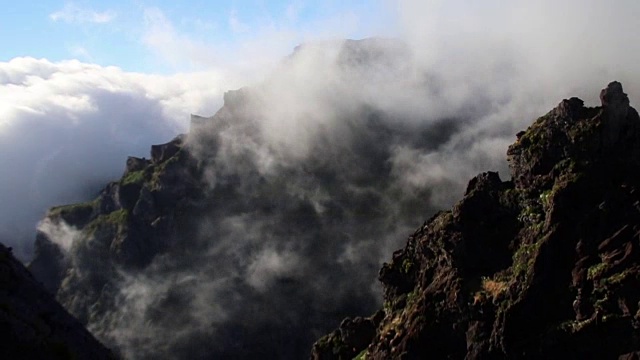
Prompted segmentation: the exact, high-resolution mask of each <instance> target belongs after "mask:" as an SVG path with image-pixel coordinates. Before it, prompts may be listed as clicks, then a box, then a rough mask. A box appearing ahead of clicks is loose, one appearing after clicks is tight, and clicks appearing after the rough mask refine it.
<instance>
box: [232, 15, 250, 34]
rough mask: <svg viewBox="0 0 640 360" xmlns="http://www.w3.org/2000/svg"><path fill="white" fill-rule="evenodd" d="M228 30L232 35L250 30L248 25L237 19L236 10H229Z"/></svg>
mask: <svg viewBox="0 0 640 360" xmlns="http://www.w3.org/2000/svg"><path fill="white" fill-rule="evenodd" d="M228 22H229V28H230V29H231V31H233V32H234V33H246V32H248V31H249V30H250V28H249V25H247V24H245V23H243V22H242V21H240V19H239V18H238V12H237V11H236V10H231V13H230V14H229V21H228Z"/></svg>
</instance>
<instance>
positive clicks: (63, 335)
mask: <svg viewBox="0 0 640 360" xmlns="http://www.w3.org/2000/svg"><path fill="white" fill-rule="evenodd" d="M0 285H1V286H0V329H2V330H1V331H0V333H1V334H2V336H0V357H1V358H3V359H114V358H115V357H114V356H113V354H112V353H111V352H110V351H109V350H108V349H107V348H106V347H104V346H103V345H102V344H100V343H99V342H98V341H97V340H96V339H95V338H94V337H93V336H92V335H91V334H90V333H89V332H88V331H87V330H86V329H85V328H84V327H83V326H82V324H80V322H78V321H77V320H76V319H74V318H73V317H72V316H71V315H69V313H67V312H66V311H65V310H64V308H63V307H62V306H61V305H60V304H58V303H57V302H56V301H55V300H54V299H53V297H52V296H51V295H50V294H49V293H48V292H47V291H46V290H45V289H44V288H43V287H42V285H41V284H40V283H39V282H38V281H36V279H34V277H33V276H32V275H31V274H30V273H29V272H28V271H27V270H26V269H25V267H24V266H23V265H22V264H21V263H20V262H19V261H18V260H16V259H15V258H14V257H13V255H12V253H11V249H9V248H6V247H5V246H4V245H2V244H0Z"/></svg>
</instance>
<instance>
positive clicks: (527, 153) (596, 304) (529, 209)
mask: <svg viewBox="0 0 640 360" xmlns="http://www.w3.org/2000/svg"><path fill="white" fill-rule="evenodd" d="M601 99H602V106H600V107H594V108H589V107H585V106H584V103H583V101H582V100H580V99H577V98H571V99H568V100H563V101H562V102H561V103H560V104H559V105H558V107H557V108H555V109H554V110H552V111H550V112H549V113H548V114H546V115H544V116H542V117H541V118H539V119H538V120H536V121H535V122H534V124H533V125H531V126H530V127H529V128H528V129H527V130H526V131H525V132H522V133H520V134H518V140H517V141H516V142H515V143H514V144H513V145H511V146H510V147H509V150H508V155H509V162H510V168H511V178H512V180H510V181H502V180H500V178H499V177H498V174H497V173H491V172H489V173H484V174H480V175H478V176H477V177H476V178H474V179H472V180H471V181H470V182H469V186H468V188H467V191H466V194H465V196H464V198H463V199H462V200H461V201H460V202H459V203H458V204H457V205H455V206H454V207H453V209H452V210H450V211H443V212H440V213H439V214H437V215H435V216H434V217H432V218H431V219H430V220H429V221H427V222H426V223H425V224H424V226H422V227H420V228H418V229H417V230H416V232H415V233H414V234H413V235H412V236H410V237H409V240H408V241H407V245H406V246H405V247H404V248H403V249H401V250H398V251H396V252H395V253H394V254H393V257H392V260H391V262H390V263H387V264H385V265H384V266H383V268H382V269H381V270H380V281H381V282H382V283H383V285H384V299H385V302H384V309H383V311H384V318H383V319H382V321H381V322H380V323H379V324H378V325H377V327H376V331H375V336H373V337H372V340H371V341H370V342H369V343H368V344H366V345H362V346H353V344H349V343H347V342H346V341H345V340H344V339H343V338H341V337H338V336H336V334H338V333H336V332H334V333H332V334H329V335H327V336H326V337H324V338H322V339H321V340H319V341H318V342H317V343H316V344H315V346H314V348H313V351H312V358H313V359H349V358H357V359H365V358H366V359H425V358H433V359H543V358H571V359H586V358H591V359H617V358H619V357H620V358H625V359H626V358H635V357H634V356H637V355H636V354H637V352H638V351H639V350H640V329H639V326H640V325H639V324H640V308H639V306H640V303H639V302H640V129H639V125H640V118H639V117H638V113H637V111H636V110H635V109H633V108H632V107H630V106H629V100H628V97H627V95H626V94H624V92H623V90H622V85H621V84H620V83H618V82H613V83H611V84H609V85H608V86H607V88H605V89H604V90H602V92H601ZM339 331H341V329H340V330H338V332H339ZM368 332H369V330H368V329H367V330H363V336H364V335H367V334H368ZM345 348H349V352H345V351H344V349H345Z"/></svg>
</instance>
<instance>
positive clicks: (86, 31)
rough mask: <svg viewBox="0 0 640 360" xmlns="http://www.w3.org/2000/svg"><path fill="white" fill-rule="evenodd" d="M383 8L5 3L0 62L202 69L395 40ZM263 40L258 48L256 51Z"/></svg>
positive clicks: (298, 3) (349, 1)
mask: <svg viewBox="0 0 640 360" xmlns="http://www.w3.org/2000/svg"><path fill="white" fill-rule="evenodd" d="M388 5H389V4H388V3H387V2H386V1H383V0H375V1H357V0H342V1H334V0H330V1H304V0H287V1H283V0H279V1H264V0H236V1H224V2H220V1H205V0H194V1H189V2H174V1H163V0H157V1H154V0H116V1H111V2H103V1H88V0H78V1H43V2H31V1H10V2H9V1H7V2H6V4H4V5H3V12H1V13H0V43H2V47H0V61H8V60H10V59H12V58H15V57H19V56H31V57H35V58H47V59H48V60H51V61H60V60H66V59H78V60H80V61H83V62H90V63H96V64H100V65H103V66H108V65H114V66H118V67H121V68H122V69H123V70H126V71H136V72H145V73H165V74H166V73H173V72H180V71H189V70H201V69H203V68H207V67H209V66H216V65H217V66H224V65H225V64H228V63H233V62H236V61H242V59H239V58H238V57H243V56H247V57H254V56H255V53H251V52H247V49H249V48H252V49H254V50H253V51H254V52H255V51H265V52H266V53H267V54H265V56H278V55H279V56H284V55H286V54H287V53H288V52H290V51H291V50H292V48H293V47H294V46H295V45H297V44H298V43H300V42H304V41H310V40H314V39H323V38H331V37H341V38H345V37H346V38H361V37H366V36H372V35H382V36H393V35H394V30H393V26H392V20H391V19H392V16H391V14H390V13H391V10H390V8H391V6H388ZM261 43H262V44H263V48H262V49H261V48H260V46H256V44H261ZM267 44H268V45H267ZM266 47H268V49H265V48H266Z"/></svg>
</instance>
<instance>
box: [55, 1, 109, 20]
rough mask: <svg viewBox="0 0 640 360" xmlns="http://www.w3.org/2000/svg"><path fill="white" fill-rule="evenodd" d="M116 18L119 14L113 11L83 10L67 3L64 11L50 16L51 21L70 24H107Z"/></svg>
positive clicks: (61, 10)
mask: <svg viewBox="0 0 640 360" xmlns="http://www.w3.org/2000/svg"><path fill="white" fill-rule="evenodd" d="M116 16H117V14H116V13H115V11H112V10H106V11H102V12H99V11H95V10H92V9H86V8H81V7H79V6H77V5H76V4H74V3H67V4H65V6H64V7H63V8H62V9H60V10H58V11H56V12H53V13H51V14H49V18H50V19H51V20H53V21H63V22H66V23H68V24H84V23H93V24H106V23H109V22H111V21H113V19H115V18H116Z"/></svg>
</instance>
